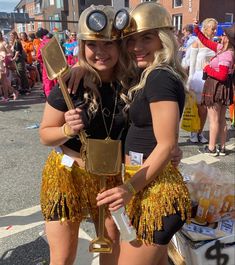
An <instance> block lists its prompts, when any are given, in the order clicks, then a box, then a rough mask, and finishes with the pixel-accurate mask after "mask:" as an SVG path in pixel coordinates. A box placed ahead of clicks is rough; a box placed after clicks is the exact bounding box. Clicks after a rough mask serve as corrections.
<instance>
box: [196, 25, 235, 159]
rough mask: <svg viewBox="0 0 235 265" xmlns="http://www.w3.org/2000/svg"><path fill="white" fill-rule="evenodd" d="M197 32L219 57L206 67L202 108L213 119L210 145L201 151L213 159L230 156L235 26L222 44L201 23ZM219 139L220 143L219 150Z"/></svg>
mask: <svg viewBox="0 0 235 265" xmlns="http://www.w3.org/2000/svg"><path fill="white" fill-rule="evenodd" d="M194 32H195V33H196V34H197V36H198V38H199V40H200V41H201V42H202V43H203V45H205V46H206V47H208V48H210V49H211V50H213V51H214V52H215V53H216V55H215V56H214V57H213V58H212V59H211V60H210V62H209V63H206V65H205V66H204V69H203V71H204V73H205V74H206V75H207V77H206V81H205V84H204V87H203V92H202V105H205V106H206V107H207V111H208V117H209V123H210V124H209V145H208V146H205V147H204V148H200V149H199V151H200V152H201V153H204V154H208V155H211V156H217V155H218V154H219V155H223V156H224V155H226V149H225V143H226V138H227V124H226V119H225V113H226V109H227V106H229V105H230V104H231V103H232V100H233V87H232V86H233V84H232V75H233V66H234V63H235V61H234V58H235V54H234V50H235V24H234V25H233V26H232V27H230V28H226V29H224V33H223V35H222V39H221V43H217V42H213V41H211V40H210V39H208V38H207V37H206V36H205V35H204V34H203V33H202V32H201V31H200V29H199V27H198V21H197V20H195V21H194ZM217 137H219V138H220V139H219V140H220V144H219V146H218V147H217V146H216V144H217Z"/></svg>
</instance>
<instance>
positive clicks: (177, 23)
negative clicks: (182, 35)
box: [173, 14, 183, 30]
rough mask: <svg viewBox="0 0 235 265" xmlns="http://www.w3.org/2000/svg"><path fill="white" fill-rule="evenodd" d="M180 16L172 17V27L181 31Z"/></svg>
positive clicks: (181, 17)
mask: <svg viewBox="0 0 235 265" xmlns="http://www.w3.org/2000/svg"><path fill="white" fill-rule="evenodd" d="M182 19H183V16H182V14H178V15H173V26H174V27H175V29H176V30H182Z"/></svg>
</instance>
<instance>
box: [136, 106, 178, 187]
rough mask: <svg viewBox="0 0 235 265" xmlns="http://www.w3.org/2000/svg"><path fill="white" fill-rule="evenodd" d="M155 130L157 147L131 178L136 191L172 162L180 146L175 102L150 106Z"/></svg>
mask: <svg viewBox="0 0 235 265" xmlns="http://www.w3.org/2000/svg"><path fill="white" fill-rule="evenodd" d="M150 110H151V114H152V120H153V130H154V135H155V138H156V139H157V146H156V147H155V148H154V150H153V151H152V153H151V154H150V156H149V157H148V158H147V159H146V160H145V162H144V164H143V166H142V167H141V169H140V170H139V171H138V172H137V173H136V174H135V175H134V176H133V177H132V178H131V184H132V185H133V187H134V188H135V190H136V191H140V190H142V189H143V188H144V187H145V186H146V185H148V184H149V183H150V182H151V181H153V180H154V179H155V178H156V176H157V175H158V174H159V173H160V172H161V171H162V170H163V169H164V168H165V166H166V165H167V164H168V163H169V162H170V160H171V157H172V152H173V150H174V149H175V148H176V147H177V144H178V134H179V107H178V103H177V102H174V101H159V102H154V103H151V104H150Z"/></svg>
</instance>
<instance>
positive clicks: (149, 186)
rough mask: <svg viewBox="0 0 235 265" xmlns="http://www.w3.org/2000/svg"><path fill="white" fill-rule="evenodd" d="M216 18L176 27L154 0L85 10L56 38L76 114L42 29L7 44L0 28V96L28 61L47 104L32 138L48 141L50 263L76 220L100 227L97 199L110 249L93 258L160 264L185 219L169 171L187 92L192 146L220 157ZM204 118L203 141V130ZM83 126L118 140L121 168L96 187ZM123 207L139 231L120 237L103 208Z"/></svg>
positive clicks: (228, 54) (231, 42)
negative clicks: (50, 62)
mask: <svg viewBox="0 0 235 265" xmlns="http://www.w3.org/2000/svg"><path fill="white" fill-rule="evenodd" d="M156 14H157V15H156ZM120 17H121V19H120ZM217 25H218V22H217V21H216V20H215V19H213V18H207V19H205V20H204V21H203V23H202V27H201V29H199V27H198V21H196V20H195V21H193V23H192V25H186V26H185V27H184V28H183V32H182V34H181V33H180V32H177V34H176V32H174V31H173V29H174V28H173V25H172V21H171V16H170V15H169V13H168V12H167V10H166V9H165V8H164V7H162V6H161V5H159V4H157V3H156V2H145V3H141V4H139V5H137V7H136V8H134V9H133V10H132V11H131V12H127V11H124V10H121V11H120V13H117V11H115V10H114V8H113V7H111V6H103V5H99V6H94V5H92V6H90V7H89V8H87V9H85V10H84V11H83V12H82V14H81V16H80V19H79V26H78V34H76V33H75V32H73V33H70V38H69V40H68V41H67V42H64V43H63V44H62V45H61V46H62V48H63V50H64V53H65V56H66V58H67V62H68V64H69V65H70V66H72V71H71V72H70V75H69V77H68V76H67V78H68V79H67V80H66V81H67V82H66V84H68V89H69V91H70V92H71V93H70V97H71V101H72V103H73V104H74V108H73V109H70V107H69V106H68V105H67V100H65V99H64V96H63V95H64V94H63V93H62V92H61V89H60V86H59V84H56V81H51V80H49V79H48V77H47V73H46V71H45V68H44V65H43V58H42V54H41V49H42V47H44V45H46V43H48V41H49V40H50V38H51V37H52V36H51V34H50V33H49V32H48V31H47V30H46V29H39V30H38V31H37V32H36V34H35V35H34V34H30V35H29V36H27V34H26V33H21V34H20V39H19V38H18V35H17V33H16V32H12V33H11V34H10V37H11V39H10V41H9V43H7V42H5V41H4V39H3V38H2V36H1V35H0V52H1V54H0V55H1V56H2V57H1V65H0V66H1V68H0V70H1V79H0V80H1V87H2V97H3V99H4V100H5V101H7V99H8V97H9V96H10V95H13V97H14V100H16V99H17V97H18V93H20V94H24V95H28V94H29V93H30V90H31V84H30V82H29V77H28V75H29V74H28V71H29V69H31V68H32V67H33V68H34V71H35V77H34V78H35V82H36V81H39V80H41V81H42V84H43V91H44V93H45V96H46V99H47V100H46V103H45V107H44V113H43V117H42V121H41V125H40V129H39V134H40V140H41V142H42V144H44V145H47V146H51V147H52V148H53V149H52V151H51V153H50V154H49V157H48V159H47V161H46V164H45V166H44V169H43V176H42V187H41V209H42V213H43V216H44V219H45V220H46V235H47V238H48V243H49V247H50V264H51V265H55V264H64V265H65V264H66V265H72V264H73V263H74V260H75V257H76V251H77V245H78V232H79V226H80V223H81V221H82V220H84V219H85V218H86V217H87V214H89V215H90V216H91V218H92V219H93V221H94V223H95V227H96V229H97V228H98V222H99V220H98V216H99V213H98V210H99V207H100V206H106V208H105V236H106V237H107V238H108V239H109V240H110V242H111V244H112V249H113V251H112V254H106V253H101V254H100V264H102V265H105V264H109V265H110V264H112V265H125V264H127V263H126V261H127V260H128V264H131V265H142V264H146V265H152V264H155V265H156V264H159V265H160V264H161V265H163V264H167V246H168V243H169V242H170V240H171V238H172V237H173V235H174V234H175V233H176V232H177V231H178V230H179V229H180V228H181V227H182V226H183V224H184V223H185V222H189V221H190V217H191V202H190V194H189V192H188V189H187V187H186V185H185V183H184V181H183V177H182V175H181V174H180V172H179V170H178V169H177V165H178V163H179V162H180V159H181V156H182V154H181V150H180V149H179V147H178V138H179V128H180V120H181V117H182V114H183V111H184V105H185V95H186V93H188V92H189V91H190V93H194V94H195V95H196V100H197V106H198V112H199V117H200V120H201V126H200V129H199V130H198V131H197V132H192V133H191V135H190V141H191V142H193V143H203V144H205V143H207V142H209V144H208V146H205V147H204V148H203V149H200V151H201V152H203V153H205V154H209V155H213V156H215V155H218V154H219V155H226V148H225V143H226V134H227V126H226V120H225V112H226V109H227V107H229V106H230V105H231V104H232V103H234V102H233V99H234V98H233V91H234V74H233V71H234V63H235V61H234V58H235V54H234V53H235V25H234V26H232V27H231V28H227V29H224V34H223V36H221V41H220V43H218V42H214V41H213V37H214V35H215V33H216V28H217ZM78 42H79V44H78ZM2 58H3V59H2ZM78 58H79V60H78ZM7 60H8V61H9V63H12V62H14V67H15V68H14V71H16V73H17V77H18V78H19V84H20V85H19V88H13V87H12V86H13V85H12V84H13V83H12V82H11V80H10V79H9V71H10V70H9V67H8V62H7ZM77 62H78V63H77ZM75 64H76V66H75ZM29 66H30V67H31V68H29ZM11 71H13V70H11ZM139 106H141V108H140V107H139ZM230 110H231V113H232V111H233V112H234V108H233V109H232V107H231V109H230ZM207 115H208V117H209V140H207V139H206V138H205V136H204V134H203V127H204V125H205V122H206V118H207ZM232 115H233V122H234V113H233V114H232ZM81 130H85V131H86V135H87V137H88V138H94V139H110V138H111V139H112V140H121V142H122V145H123V163H124V164H125V170H124V173H122V174H121V171H120V172H119V173H118V174H117V175H115V176H110V177H107V187H106V190H100V189H99V178H100V177H99V176H97V175H95V174H92V173H91V172H90V171H88V170H87V169H86V165H85V162H84V159H83V152H81V150H83V148H85V147H84V146H83V144H84V143H83V142H82V141H81V140H80V139H79V137H77V136H78V133H79V132H81ZM217 138H219V145H218V143H217ZM54 147H56V148H54ZM81 147H83V148H82V149H81ZM88 159H89V157H88ZM97 159H99V158H97ZM121 207H125V208H126V211H127V213H128V216H129V218H130V220H131V222H132V224H133V226H134V228H135V230H136V235H137V238H136V239H137V240H134V241H132V242H127V241H124V240H120V234H119V231H118V229H117V227H116V225H115V223H114V221H113V219H112V217H111V215H110V212H112V211H117V210H118V209H119V208H121Z"/></svg>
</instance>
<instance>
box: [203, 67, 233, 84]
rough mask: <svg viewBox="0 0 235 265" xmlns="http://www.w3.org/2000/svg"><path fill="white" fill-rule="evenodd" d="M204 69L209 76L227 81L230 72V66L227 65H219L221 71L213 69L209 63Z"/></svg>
mask: <svg viewBox="0 0 235 265" xmlns="http://www.w3.org/2000/svg"><path fill="white" fill-rule="evenodd" d="M203 71H205V72H206V73H207V74H208V75H209V76H211V77H214V78H215V79H217V80H219V81H222V82H223V81H226V79H227V78H228V74H229V68H228V67H227V66H225V65H219V71H216V70H215V69H213V68H212V67H211V66H210V65H207V66H206V67H205V68H204V69H203Z"/></svg>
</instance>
